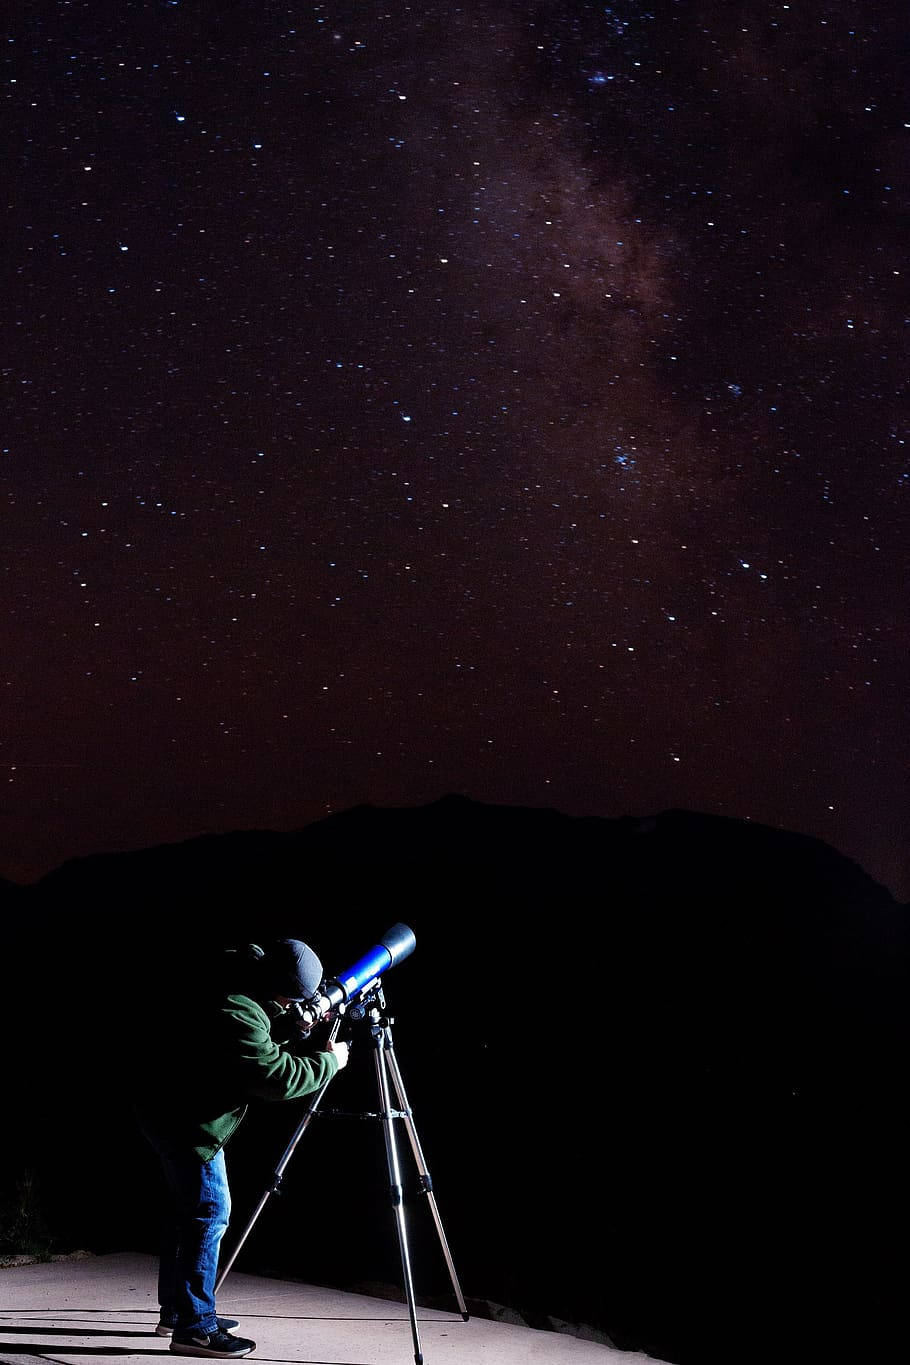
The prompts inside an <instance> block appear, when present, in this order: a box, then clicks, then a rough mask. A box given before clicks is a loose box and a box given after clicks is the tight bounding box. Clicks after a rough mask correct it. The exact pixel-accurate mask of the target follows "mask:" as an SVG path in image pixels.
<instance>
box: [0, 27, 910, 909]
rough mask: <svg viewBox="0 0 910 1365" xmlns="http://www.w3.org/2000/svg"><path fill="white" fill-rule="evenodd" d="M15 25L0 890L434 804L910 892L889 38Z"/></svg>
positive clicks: (899, 183)
mask: <svg viewBox="0 0 910 1365" xmlns="http://www.w3.org/2000/svg"><path fill="white" fill-rule="evenodd" d="M19 9H20V13H19V15H18V18H17V19H15V20H14V22H13V23H12V25H11V27H10V30H9V42H8V43H7V45H6V54H5V58H6V68H5V81H6V86H5V99H6V111H7V126H8V128H10V129H11V134H10V135H8V137H7V149H8V150H7V164H8V167H11V168H12V174H11V175H10V176H9V177H8V178H9V181H10V183H9V186H8V194H7V199H8V201H9V205H10V207H9V210H8V219H7V227H6V231H5V243H4V245H5V251H4V258H5V271H4V294H3V297H4V308H3V320H2V321H3V333H4V340H5V346H4V378H5V391H6V410H5V421H4V431H3V435H4V440H3V446H4V450H3V466H2V469H3V477H4V495H5V499H6V516H5V519H4V550H5V554H4V557H3V561H2V562H3V571H4V583H5V591H4V599H3V601H4V609H5V613H6V615H5V627H4V638H5V643H4V647H3V650H2V658H0V681H2V686H3V691H4V696H5V707H4V710H5V724H4V726H3V730H2V734H0V765H2V768H0V771H2V772H3V778H4V782H5V785H6V789H7V800H6V802H5V803H4V811H3V818H2V823H0V874H4V873H5V874H6V875H8V876H12V877H19V878H22V879H29V878H32V877H34V876H37V875H39V874H40V873H41V872H43V871H46V870H47V869H48V868H50V867H52V866H54V865H56V864H57V863H58V862H60V861H61V860H62V859H63V858H65V857H70V856H74V855H80V854H86V853H91V852H100V851H108V850H116V849H122V848H134V847H141V846H145V845H148V844H151V843H158V842H163V841H169V840H176V839H182V838H187V837H190V836H192V835H194V834H197V833H199V832H201V831H204V830H227V829H234V828H252V827H258V828H262V827H267V828H276V829H290V828H296V827H299V826H300V825H301V824H304V823H306V822H307V821H309V820H312V819H314V818H317V817H319V816H321V815H323V814H324V813H325V812H326V811H329V810H339V809H344V808H346V807H348V806H351V805H354V804H357V803H359V802H363V801H369V802H376V803H379V804H393V803H394V804H405V803H407V804H410V803H416V802H423V801H427V800H431V799H433V798H435V797H437V796H439V795H442V794H444V793H446V792H450V791H461V792H464V793H466V794H467V795H470V796H473V797H476V798H478V799H481V800H487V801H496V802H506V803H510V804H522V805H524V804H530V805H548V806H554V807H556V808H559V809H562V810H565V811H567V812H570V813H587V814H600V815H604V816H617V815H623V814H641V815H646V814H651V813H654V812H656V811H659V810H663V809H667V808H670V807H685V808H689V809H698V810H705V811H710V812H714V813H718V814H727V815H731V816H736V817H741V818H748V819H750V820H754V821H761V822H767V823H770V824H774V825H778V826H782V827H785V828H789V829H794V830H797V831H800V832H805V833H808V834H812V835H815V836H818V837H821V838H823V839H825V840H827V841H828V842H829V843H831V844H833V845H834V846H835V847H837V848H839V849H840V850H841V851H842V852H844V853H847V854H848V855H849V856H851V857H854V858H856V859H857V860H858V861H859V862H860V863H861V864H862V865H863V866H864V867H865V868H866V869H867V870H868V871H869V872H870V873H872V875H874V876H876V877H877V878H879V880H881V881H883V882H885V883H886V884H887V885H889V886H890V887H891V889H892V890H893V891H895V892H896V893H897V894H899V895H907V894H910V888H908V885H907V880H906V878H907V873H908V869H907V861H906V834H907V831H906V811H907V809H908V796H910V791H908V781H907V773H908V760H910V753H908V748H910V746H908V730H907V725H906V720H905V709H906V697H907V684H908V678H907V665H906V657H907V649H906V601H907V591H908V575H907V567H908V555H907V543H908V525H907V522H908V518H907V501H908V497H910V463H908V455H907V448H906V446H905V444H904V431H903V426H902V422H903V409H904V401H903V395H904V392H905V376H906V369H907V365H906V349H905V347H904V345H903V341H902V334H903V329H904V326H905V312H906V292H905V287H904V280H905V277H906V272H905V262H904V257H905V255H906V249H905V241H906V238H905V234H904V232H903V225H904V224H905V222H906V208H907V193H906V190H907V186H906V174H905V171H906V164H907V161H906V150H905V149H906V145H907V143H906V139H907V137H908V125H907V122H906V119H907V112H906V110H905V109H903V108H902V107H901V105H902V99H901V91H902V89H903V85H904V79H903V74H902V71H901V63H900V52H901V47H902V42H903V38H904V28H905V14H904V7H903V6H902V5H898V4H896V3H893V4H892V3H889V4H877V5H875V6H870V5H868V4H860V3H855V4H849V3H831V4H799V5H797V4H791V5H781V4H759V3H733V4H731V3H723V4H721V3H703V4H675V3H670V2H669V0H663V3H659V4H651V5H644V6H643V5H637V4H631V3H626V4H615V5H610V6H604V5H587V4H575V5H571V4H564V3H553V4H540V5H537V6H536V7H534V6H532V7H527V6H525V5H519V4H492V3H487V2H486V0H476V2H475V3H466V4H464V5H462V6H461V7H460V8H456V9H454V10H449V9H448V8H446V7H443V6H435V5H421V6H414V7H411V8H409V7H407V6H405V7H398V8H394V9H387V8H386V7H383V6H373V5H364V4H362V3H359V4H351V3H349V4H326V5H317V6H313V5H309V6H305V7H304V6H297V5H295V4H289V3H282V4H276V3H272V0H263V3H260V4H259V5H256V6H248V5H245V4H229V5H221V6H218V7H217V8H214V7H209V6H199V5H193V4H190V3H188V0H180V3H176V2H175V0H171V3H165V2H164V0H162V2H161V3H132V4H130V3H125V2H123V0H118V3H113V0H97V2H95V3H69V4H67V3H59V4H55V3H48V0H38V3H35V4H30V5H29V6H27V7H19Z"/></svg>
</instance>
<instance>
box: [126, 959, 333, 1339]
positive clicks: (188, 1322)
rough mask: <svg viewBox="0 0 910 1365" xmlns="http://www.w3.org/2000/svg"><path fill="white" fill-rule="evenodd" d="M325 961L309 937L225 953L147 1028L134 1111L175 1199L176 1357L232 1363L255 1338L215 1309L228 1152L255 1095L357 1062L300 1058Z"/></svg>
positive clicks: (170, 1326)
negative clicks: (238, 1332) (303, 1024)
mask: <svg viewBox="0 0 910 1365" xmlns="http://www.w3.org/2000/svg"><path fill="white" fill-rule="evenodd" d="M321 981H322V964H321V962H320V960H319V958H318V957H317V956H316V954H315V953H314V952H313V950H312V948H310V947H309V946H308V945H307V944H306V943H303V942H301V940H300V939H291V938H284V939H274V940H272V941H269V942H267V943H266V944H265V946H264V948H260V947H258V946H257V945H256V944H250V945H249V946H248V947H247V949H245V950H243V951H241V952H227V953H225V954H224V962H223V963H222V964H221V967H220V969H219V970H218V971H216V973H215V974H214V980H211V981H207V982H206V983H205V985H203V986H199V985H198V984H196V985H194V986H193V987H192V988H191V989H190V990H189V991H188V992H184V993H183V994H184V998H182V999H181V998H179V996H178V999H173V998H170V999H169V1000H168V1002H167V1004H168V1009H167V1013H166V1014H165V1015H164V1017H163V1018H158V1017H156V1018H154V1019H150V1020H147V1021H146V1030H147V1031H146V1037H145V1040H144V1051H145V1053H146V1065H145V1066H144V1067H143V1068H141V1074H140V1075H138V1076H137V1078H136V1081H137V1084H138V1085H141V1087H142V1093H141V1095H140V1096H139V1097H138V1098H137V1099H136V1103H135V1109H136V1117H137V1119H138V1122H139V1127H140V1129H141V1131H142V1133H143V1135H144V1136H145V1138H146V1139H147V1140H148V1141H149V1142H150V1143H151V1145H152V1147H153V1148H154V1150H155V1151H156V1153H157V1154H158V1158H159V1161H160V1164H161V1168H162V1172H163V1175H164V1179H165V1183H166V1186H167V1190H168V1195H169V1205H168V1222H167V1225H166V1229H165V1234H164V1240H163V1244H162V1249H161V1259H160V1263H159V1275H158V1299H159V1303H160V1306H161V1315H160V1321H159V1323H158V1326H157V1328H156V1329H155V1330H156V1332H157V1333H158V1334H159V1335H160V1336H170V1338H171V1342H170V1350H171V1351H173V1352H174V1353H175V1354H176V1355H192V1356H212V1357H216V1358H219V1359H230V1358H232V1357H234V1356H246V1355H249V1353H250V1352H251V1351H253V1350H255V1349H256V1343H255V1342H254V1341H250V1340H249V1339H247V1338H245V1337H238V1336H234V1335H233V1333H232V1332H231V1330H230V1329H231V1328H233V1327H237V1326H238V1325H239V1324H238V1323H237V1322H235V1321H234V1320H233V1319H231V1318H220V1317H218V1315H217V1314H216V1311H215V1280H216V1272H217V1268H218V1253H219V1247H220V1243H221V1239H222V1237H223V1235H224V1232H225V1230H226V1229H227V1226H228V1220H229V1217H230V1209H231V1199H230V1190H229V1187H228V1180H227V1171H226V1167H225V1160H224V1146H225V1143H226V1142H227V1141H228V1139H229V1138H230V1137H231V1135H232V1134H233V1133H234V1132H235V1131H236V1129H237V1126H238V1125H239V1124H240V1122H241V1120H242V1119H243V1117H244V1115H245V1113H246V1111H247V1107H248V1104H249V1101H250V1100H296V1099H301V1098H302V1097H303V1096H305V1095H310V1094H312V1093H313V1092H314V1091H316V1090H318V1089H319V1088H320V1086H322V1085H323V1084H324V1083H325V1082H326V1081H328V1080H330V1079H331V1077H332V1076H334V1075H335V1074H336V1072H337V1071H339V1070H340V1069H341V1068H342V1067H344V1066H345V1065H346V1064H347V1060H348V1046H347V1044H346V1043H342V1042H337V1041H335V1042H333V1041H331V1040H329V1041H327V1042H326V1043H325V1044H324V1047H323V1049H322V1050H319V1051H315V1050H314V1051H311V1052H310V1053H309V1055H298V1053H297V1052H296V1050H295V1049H294V1047H293V1044H294V1042H295V1041H297V1042H300V1033H301V1031H302V1030H301V1029H300V1026H299V1025H298V1024H297V1021H296V1018H295V1015H296V1014H299V1011H296V1010H295V1009H294V1006H295V1005H303V1006H304V1007H305V1006H306V1005H307V1004H310V1003H311V1002H314V1001H315V1000H316V999H317V997H318V995H319V986H320V983H321Z"/></svg>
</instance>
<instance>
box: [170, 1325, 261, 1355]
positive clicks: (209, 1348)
mask: <svg viewBox="0 0 910 1365" xmlns="http://www.w3.org/2000/svg"><path fill="white" fill-rule="evenodd" d="M255 1349H256V1343H255V1341H247V1340H246V1339H245V1338H244V1337H232V1336H231V1334H230V1332H222V1331H221V1330H220V1329H219V1330H218V1331H217V1332H181V1331H180V1330H179V1329H178V1330H176V1331H175V1332H174V1334H173V1336H172V1337H171V1345H170V1350H172V1351H173V1352H174V1355H178V1356H217V1357H218V1358H219V1359H220V1360H230V1359H232V1357H234V1356H248V1355H249V1353H250V1351H255Z"/></svg>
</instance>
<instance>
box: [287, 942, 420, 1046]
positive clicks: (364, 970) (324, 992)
mask: <svg viewBox="0 0 910 1365" xmlns="http://www.w3.org/2000/svg"><path fill="white" fill-rule="evenodd" d="M416 944H417V940H416V939H415V937H414V933H413V931H412V930H411V929H409V928H408V926H407V925H406V924H393V925H392V927H391V929H387V930H386V932H385V933H384V934H383V936H382V938H381V939H380V940H379V942H378V943H375V944H374V945H373V947H372V948H370V950H369V951H368V952H366V953H364V955H363V957H361V958H358V960H357V961H356V962H355V963H354V965H353V966H352V967H349V968H348V970H347V971H346V972H341V973H339V975H338V976H332V977H327V978H326V979H325V980H324V981H323V982H322V984H321V985H320V987H319V990H318V992H317V994H316V996H315V998H314V999H312V1000H308V1001H306V1002H305V1003H303V1004H301V1003H299V1002H296V1001H295V1002H293V1003H292V1004H291V1005H290V1007H289V1008H290V1009H291V1011H292V1012H293V1014H295V1015H296V1017H297V1027H298V1028H299V1030H300V1032H301V1033H302V1034H303V1035H304V1037H306V1036H307V1034H309V1032H310V1031H311V1029H313V1028H314V1027H315V1026H316V1024H318V1023H319V1021H320V1020H321V1019H326V1018H328V1016H329V1015H330V1014H331V1013H332V1011H333V1010H334V1011H337V1012H339V1013H340V1012H343V1011H344V1010H346V1009H347V1008H348V1006H349V1005H353V1004H354V1003H355V1002H356V1001H357V1000H359V999H360V998H361V997H362V996H365V995H367V994H369V992H370V991H371V990H372V989H373V987H374V986H375V985H376V984H377V983H378V981H379V979H380V977H381V976H382V975H383V973H384V972H387V971H388V970H389V968H390V967H394V965H395V963H396V962H403V961H404V959H405V958H406V957H410V955H411V953H413V951H414V948H415V947H416Z"/></svg>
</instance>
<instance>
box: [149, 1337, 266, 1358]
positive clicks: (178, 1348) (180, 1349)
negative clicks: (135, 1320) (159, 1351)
mask: <svg viewBox="0 0 910 1365" xmlns="http://www.w3.org/2000/svg"><path fill="white" fill-rule="evenodd" d="M170 1349H171V1350H172V1351H173V1353H174V1355H175V1356H208V1357H209V1358H210V1359H215V1360H234V1359H235V1358H236V1357H238V1356H248V1355H249V1354H250V1352H251V1351H255V1349H256V1347H255V1346H244V1347H242V1348H241V1349H240V1350H239V1351H213V1350H211V1349H210V1347H208V1346H191V1345H189V1344H187V1343H184V1342H182V1341H172V1342H171V1345H170Z"/></svg>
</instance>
